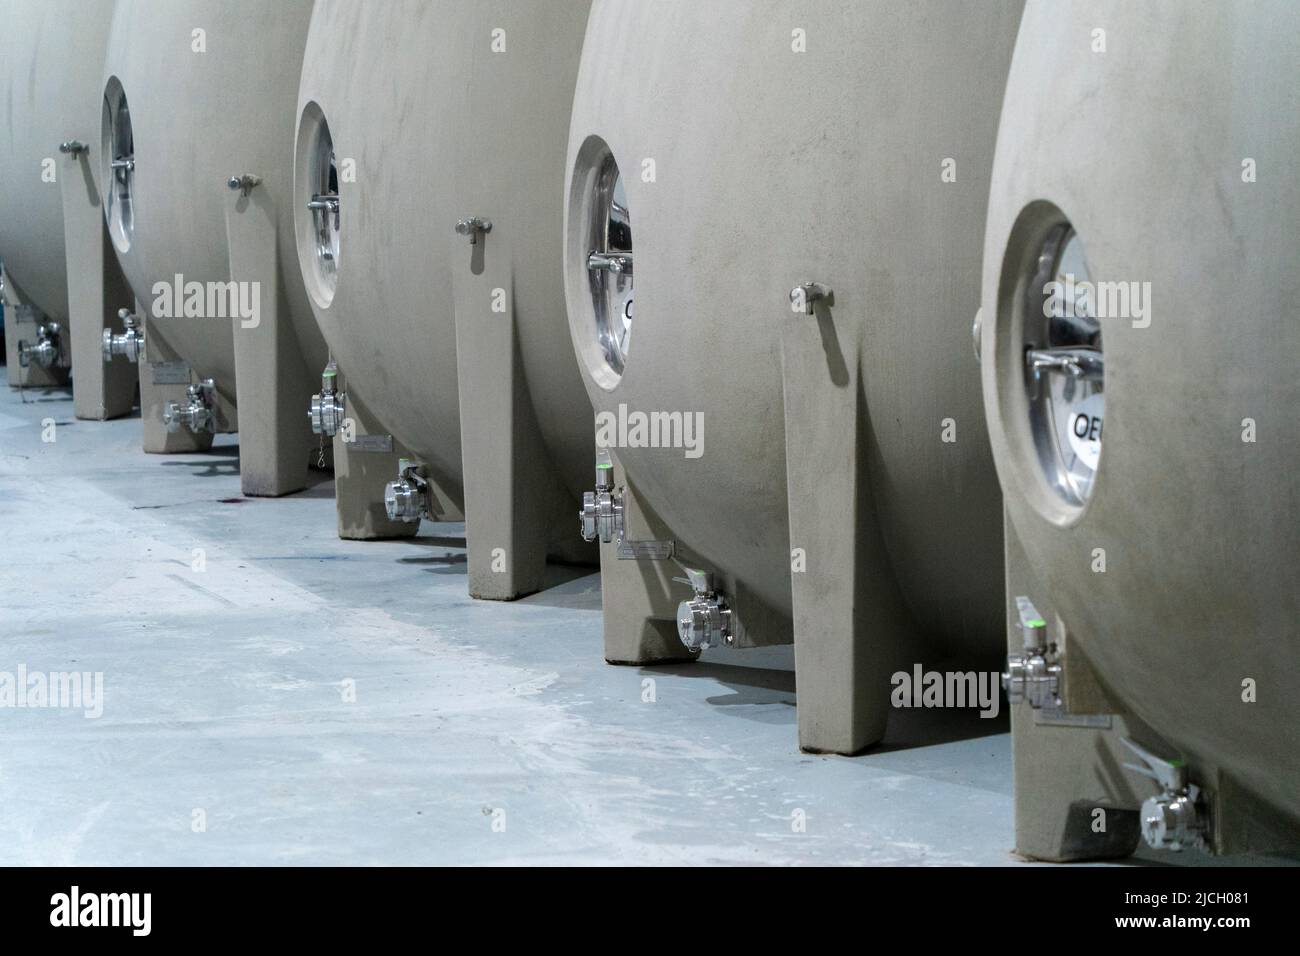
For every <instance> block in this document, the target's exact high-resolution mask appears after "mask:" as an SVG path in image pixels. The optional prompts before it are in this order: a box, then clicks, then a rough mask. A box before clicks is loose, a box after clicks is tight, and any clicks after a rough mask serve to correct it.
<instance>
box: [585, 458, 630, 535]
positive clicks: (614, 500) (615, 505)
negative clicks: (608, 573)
mask: <svg viewBox="0 0 1300 956" xmlns="http://www.w3.org/2000/svg"><path fill="white" fill-rule="evenodd" d="M578 519H579V521H580V522H581V524H582V539H583V540H584V541H595V540H597V539H599V540H600V541H603V542H604V543H605V544H609V543H611V542H613V541H616V540H617V541H622V539H623V496H622V495H620V494H619V493H618V492H616V491H615V490H614V463H613V462H612V461H611V460H610V457H609V452H608V451H606V450H604V449H603V448H602V449H601V450H600V451H599V452H597V453H596V490H595V491H594V492H592V491H587V492H584V493H583V495H582V510H581V511H580V512H578Z"/></svg>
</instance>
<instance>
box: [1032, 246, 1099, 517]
mask: <svg viewBox="0 0 1300 956" xmlns="http://www.w3.org/2000/svg"><path fill="white" fill-rule="evenodd" d="M1034 269H1035V274H1034V276H1033V277H1032V278H1031V280H1030V282H1029V283H1028V285H1027V286H1026V295H1027V297H1028V301H1027V302H1026V303H1025V309H1024V329H1023V336H1024V343H1025V367H1024V374H1025V388H1026V391H1027V397H1028V406H1029V419H1030V421H1029V425H1030V434H1031V435H1032V436H1033V443H1034V449H1035V452H1036V456H1037V459H1038V463H1039V466H1040V467H1041V469H1042V473H1043V477H1044V478H1045V480H1046V481H1047V484H1048V487H1050V488H1051V489H1052V491H1053V493H1054V494H1055V495H1056V496H1057V497H1058V498H1059V499H1060V500H1061V501H1062V502H1064V503H1065V505H1067V506H1070V507H1073V508H1081V507H1082V506H1083V505H1084V504H1085V503H1086V502H1087V500H1088V498H1089V496H1090V495H1091V494H1092V488H1093V483H1094V478H1095V476H1096V473H1097V466H1098V463H1099V462H1100V459H1101V438H1102V421H1103V418H1104V412H1105V398H1104V396H1103V392H1102V385H1103V374H1104V364H1103V355H1102V345H1101V325H1100V323H1099V322H1098V321H1097V317H1096V297H1095V290H1094V287H1093V285H1092V281H1091V278H1090V274H1089V271H1088V263H1087V260H1086V259H1085V257H1084V249H1083V242H1082V240H1081V239H1080V238H1079V235H1078V233H1076V232H1075V231H1074V228H1073V227H1072V226H1071V225H1069V224H1068V223H1061V224H1059V225H1057V226H1055V227H1053V228H1052V229H1051V230H1050V231H1049V232H1048V233H1047V235H1046V237H1045V239H1044V240H1043V242H1042V244H1041V246H1040V248H1039V251H1038V256H1037V258H1036V259H1035V260H1034Z"/></svg>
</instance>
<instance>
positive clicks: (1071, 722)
mask: <svg viewBox="0 0 1300 956" xmlns="http://www.w3.org/2000/svg"><path fill="white" fill-rule="evenodd" d="M1034 723H1035V724H1040V725H1043V726H1047V727H1092V728H1094V729H1098V730H1109V729H1110V725H1111V716H1110V714H1067V713H1065V712H1064V711H1060V710H1048V709H1046V708H1044V709H1042V710H1036V711H1034Z"/></svg>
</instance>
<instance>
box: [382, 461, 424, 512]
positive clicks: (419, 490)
mask: <svg viewBox="0 0 1300 956" xmlns="http://www.w3.org/2000/svg"><path fill="white" fill-rule="evenodd" d="M421 468H422V466H421V465H419V464H417V463H416V462H413V461H411V460H410V459H409V458H401V459H399V460H398V462H397V480H396V481H390V482H389V483H388V485H387V486H386V487H385V488H384V510H385V511H386V512H388V518H389V520H390V521H404V522H407V523H411V522H416V521H419V520H420V519H421V518H424V517H426V516H428V514H429V483H428V482H427V481H425V479H424V475H423V474H421Z"/></svg>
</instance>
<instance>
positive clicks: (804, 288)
mask: <svg viewBox="0 0 1300 956" xmlns="http://www.w3.org/2000/svg"><path fill="white" fill-rule="evenodd" d="M833 299H834V293H832V292H831V290H830V289H828V288H827V287H826V286H824V285H822V284H821V283H820V282H805V283H804V284H803V285H797V286H795V287H794V288H793V289H791V290H790V311H791V312H793V313H794V314H795V315H812V314H813V312H814V311H815V310H816V308H817V303H818V302H825V303H826V304H827V305H830V303H831V302H832V301H833Z"/></svg>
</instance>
